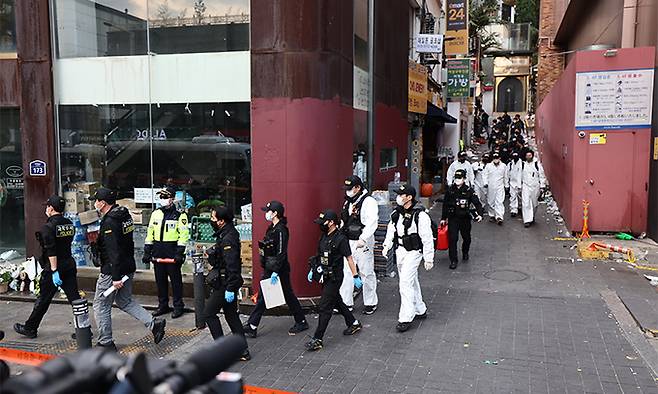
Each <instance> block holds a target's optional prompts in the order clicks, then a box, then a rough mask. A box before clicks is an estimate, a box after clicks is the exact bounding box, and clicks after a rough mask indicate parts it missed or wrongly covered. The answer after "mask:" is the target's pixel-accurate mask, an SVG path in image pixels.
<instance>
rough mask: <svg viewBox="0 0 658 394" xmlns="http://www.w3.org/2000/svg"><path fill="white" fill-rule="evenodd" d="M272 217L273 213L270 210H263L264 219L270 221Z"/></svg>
mask: <svg viewBox="0 0 658 394" xmlns="http://www.w3.org/2000/svg"><path fill="white" fill-rule="evenodd" d="M272 219H274V214H273V213H272V212H271V211H267V212H265V220H267V221H268V222H271V221H272Z"/></svg>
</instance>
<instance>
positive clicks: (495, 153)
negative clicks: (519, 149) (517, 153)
mask: <svg viewBox="0 0 658 394" xmlns="http://www.w3.org/2000/svg"><path fill="white" fill-rule="evenodd" d="M492 157H493V158H494V159H500V153H498V152H494V154H493V155H492Z"/></svg>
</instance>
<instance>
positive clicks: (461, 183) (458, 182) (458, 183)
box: [455, 178, 464, 186]
mask: <svg viewBox="0 0 658 394" xmlns="http://www.w3.org/2000/svg"><path fill="white" fill-rule="evenodd" d="M463 184H464V179H463V178H457V179H455V185H457V186H461V185H463Z"/></svg>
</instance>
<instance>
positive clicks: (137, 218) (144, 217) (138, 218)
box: [130, 209, 151, 226]
mask: <svg viewBox="0 0 658 394" xmlns="http://www.w3.org/2000/svg"><path fill="white" fill-rule="evenodd" d="M130 216H132V218H133V223H134V224H141V225H144V226H146V225H148V224H149V220H151V210H150V209H131V210H130Z"/></svg>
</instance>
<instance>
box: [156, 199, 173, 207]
mask: <svg viewBox="0 0 658 394" xmlns="http://www.w3.org/2000/svg"><path fill="white" fill-rule="evenodd" d="M158 203H159V204H160V206H161V207H162V208H167V207H168V206H169V205H171V200H170V199H168V198H161V199H160V200H158Z"/></svg>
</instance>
